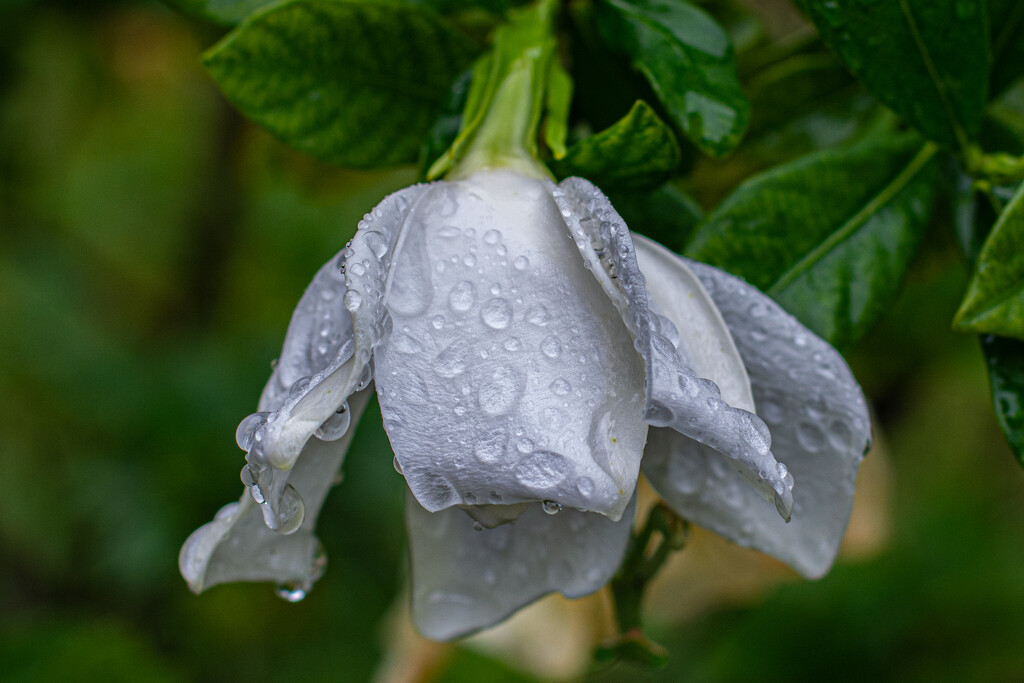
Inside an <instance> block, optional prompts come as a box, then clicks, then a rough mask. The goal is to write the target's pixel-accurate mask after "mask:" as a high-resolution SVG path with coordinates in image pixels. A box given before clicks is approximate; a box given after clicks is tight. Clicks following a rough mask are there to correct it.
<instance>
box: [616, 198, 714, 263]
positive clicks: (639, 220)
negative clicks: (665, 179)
mask: <svg viewBox="0 0 1024 683" xmlns="http://www.w3.org/2000/svg"><path fill="white" fill-rule="evenodd" d="M608 198H609V199H611V202H612V205H613V206H614V207H615V210H616V211H618V212H619V215H620V216H622V218H623V220H625V221H626V225H628V226H629V229H630V230H633V231H635V232H640V233H643V234H644V235H647V236H648V237H650V238H651V239H653V240H655V241H656V242H660V243H661V244H663V245H665V246H666V247H668V248H669V249H671V250H672V251H682V249H683V245H685V244H686V241H687V240H688V239H689V237H690V233H692V232H693V229H694V228H695V227H697V224H698V223H700V221H701V219H702V218H703V217H704V214H703V212H701V210H700V207H699V206H697V202H695V201H693V199H692V198H690V196H689V195H687V194H686V193H685V192H683V191H682V190H680V189H679V188H678V187H677V186H675V185H673V184H672V183H665V184H664V185H662V186H661V187H659V188H658V189H657V190H654V191H652V192H609V193H608Z"/></svg>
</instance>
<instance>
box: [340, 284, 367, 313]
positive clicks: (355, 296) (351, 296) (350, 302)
mask: <svg viewBox="0 0 1024 683" xmlns="http://www.w3.org/2000/svg"><path fill="white" fill-rule="evenodd" d="M344 301H345V308H347V309H348V310H349V311H351V312H353V313H355V312H356V311H358V310H359V307H360V306H361V305H362V303H363V295H362V294H360V293H359V292H357V291H356V290H354V289H350V290H348V291H347V292H345V299H344Z"/></svg>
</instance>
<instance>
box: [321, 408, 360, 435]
mask: <svg viewBox="0 0 1024 683" xmlns="http://www.w3.org/2000/svg"><path fill="white" fill-rule="evenodd" d="M351 423H352V413H350V412H349V409H348V403H345V404H343V405H342V406H341V407H340V408H338V410H337V411H336V412H335V413H334V414H333V415H331V416H330V417H329V418H327V419H326V420H325V421H324V423H323V424H322V425H320V428H319V429H317V430H316V432H314V434H315V436H316V438H318V439H320V440H321V441H337V440H338V439H340V438H341V437H343V436H344V435H345V432H347V431H348V427H349V425H350V424H351Z"/></svg>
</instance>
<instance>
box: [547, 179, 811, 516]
mask: <svg viewBox="0 0 1024 683" xmlns="http://www.w3.org/2000/svg"><path fill="white" fill-rule="evenodd" d="M553 196H554V198H555V201H556V202H557V203H558V205H559V208H560V209H561V213H562V216H563V218H564V219H565V222H566V225H567V226H568V227H569V230H570V231H571V233H572V234H573V237H574V238H575V241H576V246H577V248H578V249H579V251H580V253H581V254H582V255H583V257H584V260H585V262H586V264H587V268H588V269H589V270H591V272H592V273H593V274H594V276H595V278H596V279H597V280H598V281H599V282H600V283H601V286H602V288H603V289H604V291H605V292H606V293H607V294H608V296H609V297H610V298H611V299H612V301H613V302H614V303H615V305H616V307H617V308H618V310H619V312H620V314H621V315H622V318H623V321H624V322H625V324H626V326H627V327H628V328H629V330H630V332H631V334H632V335H633V337H634V339H635V342H634V347H635V348H636V349H637V350H638V351H639V352H640V354H641V355H642V356H643V358H644V361H645V364H646V379H645V384H644V386H645V392H646V405H645V408H644V417H645V419H646V421H647V422H648V423H649V424H651V425H652V426H655V427H671V428H672V429H674V430H676V431H678V432H679V433H681V434H684V435H686V436H689V437H690V438H692V439H694V440H696V441H699V442H701V443H703V444H706V445H708V446H710V447H712V448H714V449H715V450H717V451H718V452H720V453H722V454H723V455H724V456H725V457H726V458H728V460H729V463H730V465H731V466H732V467H734V468H735V469H736V471H737V472H739V474H740V476H742V477H743V478H744V479H745V480H746V481H747V482H748V483H749V484H751V485H752V486H753V487H754V488H755V489H756V490H757V491H758V492H759V493H760V495H761V496H763V497H764V498H765V499H766V500H769V501H772V502H774V503H775V507H776V509H777V510H778V512H779V514H780V515H781V516H782V518H783V519H786V520H788V519H789V516H790V513H791V511H792V505H793V493H792V487H793V479H792V477H791V476H788V475H787V473H786V470H785V468H784V467H780V466H779V463H778V462H776V460H775V458H774V456H773V455H772V452H771V450H770V445H771V434H770V433H769V431H768V428H767V427H766V426H765V424H764V422H762V421H761V420H760V419H759V418H758V417H757V416H756V415H754V414H753V413H751V412H749V411H747V410H743V409H741V408H739V407H736V406H732V405H730V404H729V403H728V402H727V401H725V400H723V399H722V396H721V391H720V389H719V387H718V386H717V385H716V384H715V382H714V381H712V380H711V379H710V378H708V377H706V376H702V375H701V374H700V369H701V368H700V367H699V365H698V363H697V361H698V360H700V361H702V362H703V361H709V360H712V359H714V356H713V355H709V354H707V353H705V352H704V351H694V350H692V349H689V346H688V345H680V347H679V349H677V348H676V346H675V345H673V343H672V341H671V340H670V339H669V338H668V337H666V336H665V334H663V332H664V330H663V329H660V328H661V325H659V324H658V320H657V318H656V317H655V316H653V315H652V314H651V311H650V308H649V301H648V293H647V286H646V285H645V283H644V276H643V275H642V274H641V271H640V267H639V266H638V265H637V256H636V251H635V248H634V245H633V241H632V239H631V237H630V234H629V231H628V229H627V228H626V224H625V222H624V221H623V220H622V218H621V217H620V216H619V215H618V214H617V213H616V212H615V209H614V208H613V207H612V205H611V203H610V202H609V201H608V199H607V197H605V196H604V195H603V194H602V193H601V191H600V190H598V189H597V188H596V187H594V186H593V185H592V184H591V183H589V182H587V181H586V180H583V179H582V178H568V179H566V180H564V181H562V183H561V184H560V185H559V186H558V188H557V189H555V190H554V192H553ZM702 309H704V312H705V313H706V312H707V311H706V309H707V307H706V306H704V307H700V306H698V307H697V308H696V309H695V310H696V311H698V312H700V311H701V310H702ZM679 324H680V325H683V326H697V325H701V326H703V325H707V324H710V321H709V320H708V318H707V316H705V317H703V318H701V319H699V320H686V321H682V322H680V323H679ZM710 329H711V328H709V331H710ZM679 332H680V334H681V335H682V336H683V337H684V338H685V337H686V333H684V332H683V331H682V330H679ZM695 341H698V340H697V339H696V337H695ZM698 356H699V357H698ZM735 383H736V384H737V385H739V384H741V383H742V382H741V380H736V382H735ZM728 389H729V391H730V392H733V393H738V392H740V391H741V389H740V388H739V387H738V386H731V385H730V386H729V387H728Z"/></svg>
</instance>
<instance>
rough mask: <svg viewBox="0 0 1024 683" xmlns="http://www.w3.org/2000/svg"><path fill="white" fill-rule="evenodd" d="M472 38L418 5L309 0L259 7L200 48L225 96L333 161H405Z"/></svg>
mask: <svg viewBox="0 0 1024 683" xmlns="http://www.w3.org/2000/svg"><path fill="white" fill-rule="evenodd" d="M472 54H473V47H472V45H471V44H470V43H469V42H468V40H467V39H466V38H464V37H462V36H461V35H459V34H458V33H457V32H455V31H454V30H453V29H452V28H451V27H449V25H448V24H447V23H445V21H444V20H443V19H441V18H440V17H438V16H437V15H435V14H433V13H432V12H430V11H428V10H424V9H419V8H416V7H412V6H405V5H397V4H386V3H380V2H354V1H353V2H337V1H332V0H307V1H305V2H293V3H289V4H285V5H281V6H279V7H275V8H271V9H270V10H267V11H265V12H261V13H258V14H256V15H254V16H252V17H251V18H250V19H248V20H247V21H246V22H245V23H244V24H242V25H241V26H239V27H238V28H237V29H235V30H234V31H232V32H231V34H229V35H228V36H227V38H225V39H224V40H223V41H222V42H220V43H219V44H218V45H216V46H215V47H214V48H213V49H212V50H210V52H208V53H207V55H206V57H205V60H204V63H205V64H206V67H207V69H209V71H210V73H211V74H212V75H213V77H214V79H215V80H216V81H217V84H218V85H219V86H220V88H221V89H222V90H223V91H224V94H225V95H226V96H227V98H228V99H229V100H231V102H232V103H233V104H234V105H235V106H237V107H238V108H239V109H240V110H241V111H242V112H243V113H244V114H245V115H246V116H248V117H249V118H251V119H253V120H254V121H256V122H257V123H260V124H261V125H263V126H265V127H266V128H267V129H268V130H270V131H271V132H272V133H274V135H276V136H277V137H279V138H280V139H281V140H283V141H284V142H285V143H287V144H289V145H291V146H292V147H295V148H296V149H299V150H301V151H303V152H307V153H308V154H311V155H313V156H315V157H318V158H320V159H323V160H325V161H327V162H330V163H334V164H338V165H340V166H350V167H355V168H373V167H379V166H388V165H393V164H399V163H403V162H407V161H412V160H414V159H415V158H416V153H417V151H418V150H419V147H420V143H421V141H422V139H423V136H424V135H425V134H426V132H427V130H428V129H429V128H430V126H431V124H432V123H433V122H434V120H435V117H436V115H437V112H438V111H439V110H440V108H441V104H442V103H443V102H444V100H445V98H446V96H447V95H448V91H449V86H450V84H451V82H452V80H454V79H455V77H456V76H457V75H458V74H459V73H460V72H461V71H462V70H463V69H464V68H465V67H466V66H467V64H468V63H469V61H470V59H471V58H472Z"/></svg>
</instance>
